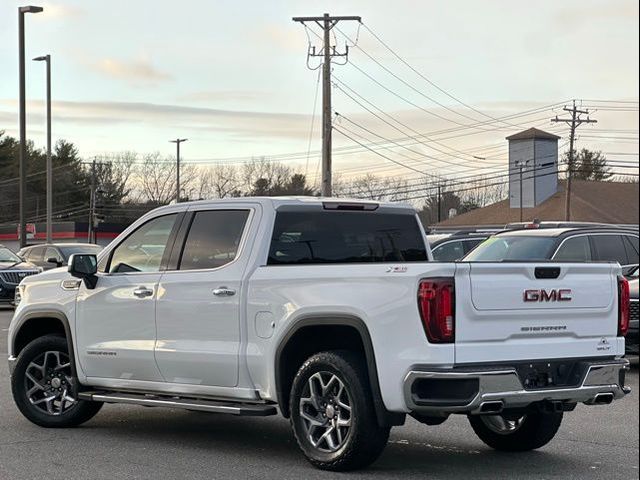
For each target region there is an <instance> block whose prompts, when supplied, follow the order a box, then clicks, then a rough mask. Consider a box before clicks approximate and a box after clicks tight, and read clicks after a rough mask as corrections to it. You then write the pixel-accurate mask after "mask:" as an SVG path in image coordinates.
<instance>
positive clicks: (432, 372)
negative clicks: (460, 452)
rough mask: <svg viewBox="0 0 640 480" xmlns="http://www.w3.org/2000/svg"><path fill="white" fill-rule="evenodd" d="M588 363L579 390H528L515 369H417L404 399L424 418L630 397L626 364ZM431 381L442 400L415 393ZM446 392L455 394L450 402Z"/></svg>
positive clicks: (407, 383)
mask: <svg viewBox="0 0 640 480" xmlns="http://www.w3.org/2000/svg"><path fill="white" fill-rule="evenodd" d="M582 363H584V372H585V373H584V375H583V377H582V379H581V381H580V382H579V383H578V384H577V386H572V387H558V388H553V387H552V388H543V389H525V388H524V386H523V384H522V381H521V380H520V377H519V376H518V373H517V371H516V369H515V368H508V367H507V368H495V369H491V368H488V367H484V366H483V368H479V369H477V370H473V369H471V370H470V369H455V368H453V369H448V370H445V369H428V368H419V369H414V370H412V371H411V372H409V373H408V374H407V376H406V377H405V380H404V396H405V401H406V403H407V407H408V408H409V410H410V411H412V412H416V413H422V414H424V415H430V414H431V415H442V414H448V413H466V414H482V413H498V412H500V411H502V410H504V409H509V408H522V407H527V406H528V405H530V404H532V403H536V402H544V401H549V402H562V403H564V404H575V403H584V404H587V405H597V404H606V403H611V401H613V400H617V399H620V398H623V397H624V396H625V395H626V394H628V393H630V392H631V389H630V388H628V387H625V385H624V377H625V372H626V371H627V370H628V369H629V362H628V361H627V360H625V359H616V360H608V361H602V362H598V361H589V362H582ZM424 379H429V380H435V381H432V382H430V383H429V385H432V386H434V388H436V389H438V390H439V391H438V395H437V396H438V398H435V399H433V398H432V399H430V398H428V396H429V394H428V393H426V394H425V393H424V392H423V393H422V394H421V393H417V390H418V389H416V388H414V385H416V382H419V381H420V380H424ZM447 389H451V391H452V392H455V394H452V395H451V398H446V397H447Z"/></svg>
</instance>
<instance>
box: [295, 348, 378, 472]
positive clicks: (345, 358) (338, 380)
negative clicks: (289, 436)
mask: <svg viewBox="0 0 640 480" xmlns="http://www.w3.org/2000/svg"><path fill="white" fill-rule="evenodd" d="M366 372H367V371H366V368H365V367H364V365H363V363H362V361H361V360H360V359H359V358H358V357H357V356H356V355H354V354H352V353H351V352H348V351H330V352H321V353H318V354H316V355H313V356H312V357H311V358H309V359H308V360H307V361H306V362H305V363H304V364H303V365H302V367H300V370H299V371H298V374H297V375H296V377H295V378H294V380H293V386H292V389H291V396H290V401H289V406H290V412H291V426H292V428H293V432H294V434H295V437H296V440H297V441H298V445H299V446H300V449H301V450H302V452H303V453H304V455H305V456H306V457H307V460H309V462H311V463H312V464H313V465H314V466H316V467H318V468H321V469H323V470H332V471H345V470H354V469H357V468H363V467H365V466H367V465H369V464H371V463H372V462H374V461H375V460H376V459H377V458H378V457H379V456H380V454H381V453H382V451H383V450H384V447H385V445H386V444H387V440H388V439H389V431H390V428H389V427H381V426H379V425H378V422H377V419H376V413H375V409H374V406H373V398H372V393H371V388H370V387H369V381H368V378H367V373H366Z"/></svg>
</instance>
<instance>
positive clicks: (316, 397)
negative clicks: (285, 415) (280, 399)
mask: <svg viewBox="0 0 640 480" xmlns="http://www.w3.org/2000/svg"><path fill="white" fill-rule="evenodd" d="M300 416H301V417H302V421H303V425H304V428H305V431H306V435H307V440H308V441H309V442H310V443H311V445H313V447H315V448H317V449H319V450H321V451H323V452H328V453H333V452H336V451H337V450H339V449H340V448H342V447H343V446H344V445H345V444H346V442H347V440H348V438H349V435H350V432H351V418H352V417H351V398H350V396H349V392H348V391H347V389H346V387H345V385H344V383H343V382H342V380H340V378H338V376H337V375H335V374H333V373H330V372H317V373H314V374H313V375H311V377H309V380H308V381H307V385H305V387H304V390H303V392H302V398H301V399H300Z"/></svg>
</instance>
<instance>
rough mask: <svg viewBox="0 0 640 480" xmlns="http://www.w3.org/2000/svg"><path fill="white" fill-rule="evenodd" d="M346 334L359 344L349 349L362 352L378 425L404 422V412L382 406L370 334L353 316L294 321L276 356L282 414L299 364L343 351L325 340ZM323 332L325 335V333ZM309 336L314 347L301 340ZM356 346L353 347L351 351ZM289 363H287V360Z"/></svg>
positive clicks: (328, 316) (287, 402)
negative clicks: (331, 351) (330, 351)
mask: <svg viewBox="0 0 640 480" xmlns="http://www.w3.org/2000/svg"><path fill="white" fill-rule="evenodd" d="M337 330H339V331H340V332H342V333H344V332H349V333H348V334H347V335H348V337H347V338H348V339H349V340H352V341H356V340H357V342H359V343H356V344H353V343H349V347H347V348H348V349H349V350H358V351H361V353H363V355H364V360H365V364H366V368H367V374H368V379H369V384H370V386H371V393H372V395H373V404H374V407H375V411H376V417H377V420H378V423H379V424H380V425H381V426H395V425H402V424H403V423H404V419H405V414H404V413H394V412H389V411H388V410H387V409H386V407H385V406H384V402H383V400H382V393H381V390H380V382H379V380H378V369H377V366H376V358H375V351H374V348H373V343H372V341H371V335H370V334H369V329H368V328H367V326H366V324H365V323H364V321H363V320H362V319H361V318H359V317H356V316H352V315H342V314H336V315H322V316H306V317H303V318H300V319H298V320H296V321H295V322H294V323H293V324H292V325H291V326H290V327H289V328H288V330H287V331H286V332H285V333H284V335H283V336H282V338H281V340H280V342H279V344H278V347H277V349H276V355H275V381H276V395H277V400H278V405H279V407H280V411H281V412H282V415H283V416H284V417H286V418H288V417H289V413H290V412H289V392H290V390H291V384H292V381H293V377H294V376H295V374H296V372H297V371H298V368H299V367H300V365H302V362H304V360H306V358H308V357H309V356H310V355H312V354H314V353H317V352H320V351H324V350H327V349H333V348H342V349H344V348H345V347H344V346H341V345H340V343H339V342H335V343H334V342H333V341H332V340H327V339H328V338H331V337H330V335H329V332H336V331H337ZM325 333H326V334H325ZM309 336H312V338H313V344H311V345H309V344H305V343H304V340H305V339H306V338H308V337H309ZM354 347H355V348H354ZM287 360H289V362H288V361H287Z"/></svg>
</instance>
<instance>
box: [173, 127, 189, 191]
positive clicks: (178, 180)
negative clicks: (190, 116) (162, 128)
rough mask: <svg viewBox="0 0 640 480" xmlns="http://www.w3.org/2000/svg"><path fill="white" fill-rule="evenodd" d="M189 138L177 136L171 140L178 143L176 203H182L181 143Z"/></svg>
mask: <svg viewBox="0 0 640 480" xmlns="http://www.w3.org/2000/svg"><path fill="white" fill-rule="evenodd" d="M187 140H189V139H188V138H176V139H175V140H169V142H171V143H175V144H176V203H180V144H181V143H182V142H186V141H187Z"/></svg>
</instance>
